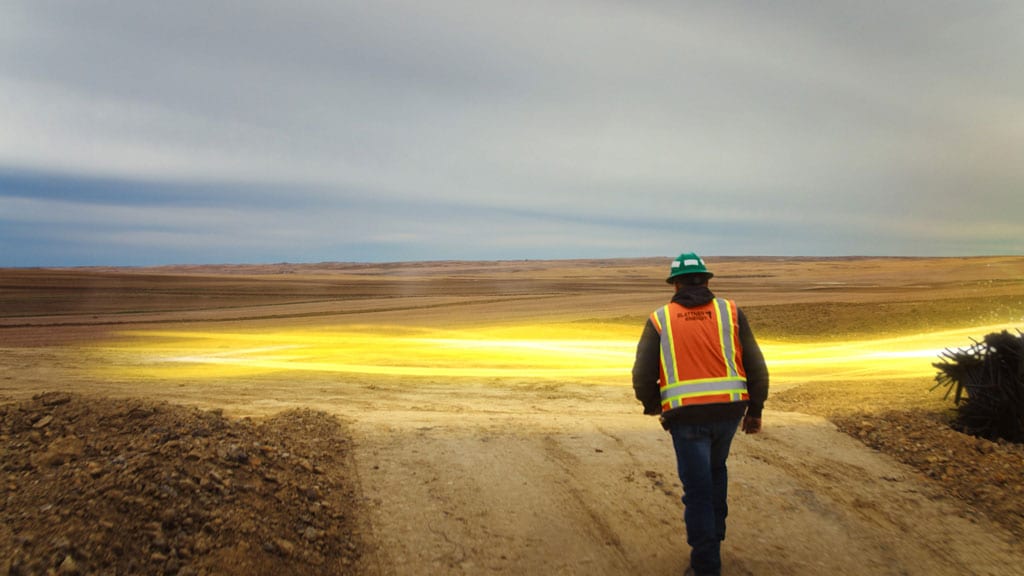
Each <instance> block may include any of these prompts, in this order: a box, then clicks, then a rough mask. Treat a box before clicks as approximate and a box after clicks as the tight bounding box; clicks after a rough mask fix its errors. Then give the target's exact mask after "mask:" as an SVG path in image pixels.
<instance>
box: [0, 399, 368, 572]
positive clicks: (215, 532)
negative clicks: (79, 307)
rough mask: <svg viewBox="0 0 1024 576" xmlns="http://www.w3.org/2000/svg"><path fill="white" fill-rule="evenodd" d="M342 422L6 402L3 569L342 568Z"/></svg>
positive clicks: (347, 564) (120, 403)
mask: <svg viewBox="0 0 1024 576" xmlns="http://www.w3.org/2000/svg"><path fill="white" fill-rule="evenodd" d="M348 450H349V444H348V440H347V438H346V435H345V431H344V428H343V426H342V424H341V423H340V422H339V421H338V420H337V419H336V418H334V417H332V416H329V415H327V414H324V413H321V412H315V411H311V410H293V411H289V412H284V413H282V414H279V415H278V416H275V417H274V418H271V419H268V420H265V421H259V422H255V421H251V420H248V419H241V420H231V419H228V418H225V417H224V416H223V415H222V414H221V413H220V412H219V411H202V410H199V409H194V408H186V407H181V406H176V405H171V404H166V403H153V402H146V401H140V400H131V399H127V400H112V399H93V398H85V397H79V396H74V395H68V394H63V393H46V394H40V395H38V396H36V397H34V398H33V399H32V400H31V401H26V402H22V403H20V404H10V405H5V406H0V474H2V475H0V519H2V522H0V576H8V575H10V576H14V575H22V574H66V575H71V574H94V573H101V574H172V575H173V574H177V575H183V576H184V575H197V576H198V575H203V574H246V575H249V574H288V573H301V574H346V573H356V572H357V571H358V564H359V560H360V553H361V550H362V543H361V541H360V539H359V536H358V534H357V532H356V492H355V489H354V488H355V486H354V478H352V477H351V476H350V473H349V472H348V470H350V467H349V466H348Z"/></svg>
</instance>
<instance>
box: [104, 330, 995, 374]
mask: <svg viewBox="0 0 1024 576" xmlns="http://www.w3.org/2000/svg"><path fill="white" fill-rule="evenodd" d="M1013 328H1014V327H1013V326H1011V325H996V326H982V327H975V328H964V329H957V330H945V331H940V332H933V333H927V334H917V335H909V336H900V337H890V338H878V339H871V340H855V341H842V342H828V343H811V344H808V343H802V344H794V343H784V342H772V341H765V342H762V343H761V346H762V349H763V351H764V354H765V358H766V359H767V361H768V366H769V371H770V372H771V376H772V380H773V382H776V383H780V382H781V383H785V382H791V383H792V382H812V381H825V380H832V381H837V380H863V379H879V378H919V377H922V376H924V377H930V376H934V374H935V368H934V367H932V363H933V362H936V361H938V360H939V354H940V353H941V352H942V351H943V350H944V349H946V348H952V347H957V346H968V345H970V343H971V339H972V338H973V339H980V338H981V337H983V336H984V335H985V334H988V333H990V332H995V331H999V330H1005V329H1008V330H1013ZM639 333H640V330H639V328H638V327H629V326H622V325H615V324H584V323H566V324H544V325H533V326H529V325H520V326H506V327H483V328H479V329H471V330H438V329H429V328H410V327H397V326H384V327H381V326H373V327H370V326H346V327H343V328H341V327H337V328H329V327H324V328H319V329H313V330H274V331H271V330H250V331H238V332H218V331H201V330H193V331H171V330H161V331H135V332H126V333H124V334H122V336H121V338H120V339H119V340H118V341H115V342H110V343H106V344H103V345H99V346H97V347H96V348H95V350H96V353H97V354H98V355H99V356H100V358H99V361H100V363H101V365H102V366H103V367H104V369H106V370H116V371H118V372H120V373H126V372H127V373H131V374H132V375H134V376H136V377H142V378H161V379H175V378H190V379H195V378H223V377H233V376H243V375H251V374H260V373H268V372H277V371H316V372H336V373H350V374H366V375H375V374H379V375H394V376H408V377H429V378H434V377H454V378H514V379H543V380H560V381H564V382H587V381H593V382H598V381H599V382H608V381H613V382H622V383H628V382H629V381H630V370H631V368H632V365H633V359H634V356H635V351H636V342H637V338H638V336H639Z"/></svg>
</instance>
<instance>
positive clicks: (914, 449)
mask: <svg viewBox="0 0 1024 576" xmlns="http://www.w3.org/2000/svg"><path fill="white" fill-rule="evenodd" d="M832 420H833V423H835V425H836V426H837V427H838V428H839V430H841V431H843V432H845V433H847V434H849V435H850V436H852V437H854V438H856V439H858V440H860V441H861V442H863V443H864V444H865V445H867V446H869V447H871V448H874V449H876V450H878V451H880V452H882V453H884V454H886V455H888V456H891V457H893V458H895V459H896V460H897V461H899V462H902V463H904V464H908V465H910V466H911V467H913V468H915V469H917V470H918V471H920V472H921V473H922V474H924V475H925V476H927V477H928V478H930V479H932V480H933V481H934V482H935V483H937V484H938V485H939V486H940V487H941V488H942V490H943V491H944V492H946V493H947V494H949V495H951V496H953V497H954V498H957V499H961V500H963V501H964V502H966V503H967V504H968V505H969V506H972V507H974V508H976V509H977V510H979V511H981V512H983V513H984V514H985V515H986V516H988V517H989V518H990V519H991V520H993V521H995V522H996V523H998V524H1000V525H1002V526H1003V527H1005V528H1006V529H1007V530H1009V531H1010V532H1012V533H1013V534H1014V535H1015V536H1017V537H1018V538H1024V509H1021V505H1020V503H1021V502H1022V501H1024V446H1022V445H1019V444H1013V443H1010V442H1006V441H1005V440H1003V441H1000V442H992V441H991V440H987V439H985V438H978V437H975V436H970V435H968V434H964V433H962V432H958V431H957V430H954V429H953V428H951V427H950V425H949V422H948V421H946V419H945V418H943V415H942V414H940V413H936V412H930V411H926V410H907V411H891V412H884V413H880V414H864V413H857V414H851V415H849V416H834V417H833V418H832Z"/></svg>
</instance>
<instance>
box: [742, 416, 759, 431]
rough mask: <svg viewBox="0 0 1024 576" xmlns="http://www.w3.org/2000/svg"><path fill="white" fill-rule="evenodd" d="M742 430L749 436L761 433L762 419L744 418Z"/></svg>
mask: <svg viewBox="0 0 1024 576" xmlns="http://www.w3.org/2000/svg"><path fill="white" fill-rule="evenodd" d="M740 429H741V430H743V431H744V432H746V433H747V434H757V433H758V432H760V431H761V419H760V418H754V417H753V416H744V417H743V424H742V425H740Z"/></svg>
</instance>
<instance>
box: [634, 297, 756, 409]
mask: <svg viewBox="0 0 1024 576" xmlns="http://www.w3.org/2000/svg"><path fill="white" fill-rule="evenodd" d="M673 310H674V311H675V313H674V314H673ZM673 317H674V318H675V324H673ZM651 320H652V322H653V323H654V327H655V328H656V329H657V330H658V334H659V335H660V336H661V382H660V386H659V387H660V391H661V404H662V410H670V409H672V408H678V407H680V406H688V405H694V404H717V403H724V402H740V401H744V400H747V399H749V396H748V395H747V379H746V373H745V372H744V370H743V363H742V360H741V359H740V358H741V350H740V349H739V321H738V319H737V316H736V307H735V304H733V303H732V302H731V301H729V300H726V299H724V298H715V299H714V300H713V301H712V302H709V303H708V304H706V305H704V306H698V307H696V308H685V307H683V306H681V305H679V304H668V305H665V306H663V307H661V308H659V309H657V310H655V311H654V313H653V314H651ZM708 320H713V321H714V327H713V328H712V327H709V326H707V324H706V322H707V321H708ZM691 321H696V322H697V323H696V324H695V325H694V326H696V327H690V326H687V324H689V322H691ZM712 330H713V333H712ZM701 332H703V333H701Z"/></svg>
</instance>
